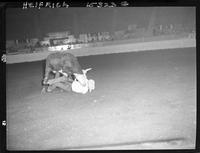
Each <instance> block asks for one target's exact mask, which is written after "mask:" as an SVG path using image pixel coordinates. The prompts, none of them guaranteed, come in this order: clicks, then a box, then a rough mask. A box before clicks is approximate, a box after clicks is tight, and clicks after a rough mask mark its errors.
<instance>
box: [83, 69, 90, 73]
mask: <svg viewBox="0 0 200 153" xmlns="http://www.w3.org/2000/svg"><path fill="white" fill-rule="evenodd" d="M91 69H92V68H88V69H85V70H83V73H84V74H86V73H87V72H88V71H90V70H91Z"/></svg>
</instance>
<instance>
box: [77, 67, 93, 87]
mask: <svg viewBox="0 0 200 153" xmlns="http://www.w3.org/2000/svg"><path fill="white" fill-rule="evenodd" d="M91 69H92V68H88V69H85V70H82V71H83V74H78V73H74V76H75V77H76V80H77V81H78V82H80V84H81V85H82V86H86V85H87V81H88V79H87V76H86V74H87V72H88V71H89V70H91Z"/></svg>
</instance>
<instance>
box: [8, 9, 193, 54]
mask: <svg viewBox="0 0 200 153" xmlns="http://www.w3.org/2000/svg"><path fill="white" fill-rule="evenodd" d="M195 28H196V27H195V8H194V7H128V8H120V7H115V8H73V7H72V8H68V9H66V8H57V9H47V8H42V9H40V10H39V9H20V8H10V9H9V8H8V9H7V10H6V48H7V52H8V53H30V52H35V51H42V50H50V49H48V47H50V46H57V48H56V49H57V50H67V49H74V48H81V47H88V46H96V45H97V44H98V45H99V46H101V45H108V44H113V43H114V42H115V41H116V40H128V39H129V40H132V41H129V42H131V43H134V40H135V41H136V40H137V39H139V40H137V41H140V39H142V40H144V39H145V38H150V37H156V36H163V35H164V36H168V37H169V36H171V37H177V36H178V37H185V36H186V37H195ZM159 39H160V38H159ZM117 43H119V42H117ZM41 48H45V49H41Z"/></svg>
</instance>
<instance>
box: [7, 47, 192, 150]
mask: <svg viewBox="0 0 200 153" xmlns="http://www.w3.org/2000/svg"><path fill="white" fill-rule="evenodd" d="M78 59H79V61H80V64H81V65H82V67H83V68H89V67H92V68H93V70H91V71H90V72H88V78H91V79H94V80H95V83H96V89H95V90H94V91H93V92H92V93H87V94H85V95H81V94H76V93H67V92H54V93H47V94H43V95H42V94H41V93H40V92H41V89H42V86H41V81H42V78H43V64H44V61H39V62H30V63H20V64H8V65H7V66H6V84H7V87H6V92H7V95H6V96H7V97H6V98H7V100H6V102H7V105H6V106H7V125H8V126H7V148H8V149H9V150H63V149H194V147H195V138H196V49H195V48H186V49H173V50H158V51H148V52H134V53H119V54H110V55H98V56H88V57H79V58H78Z"/></svg>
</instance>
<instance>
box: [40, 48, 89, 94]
mask: <svg viewBox="0 0 200 153" xmlns="http://www.w3.org/2000/svg"><path fill="white" fill-rule="evenodd" d="M59 71H62V72H63V73H65V74H66V75H68V76H69V78H70V77H71V78H72V76H75V77H76V79H77V80H78V81H79V82H80V83H81V84H82V85H83V86H86V82H85V79H84V74H83V71H82V68H81V66H80V64H79V62H78V59H77V58H76V57H75V56H74V55H72V54H70V53H66V52H56V53H52V54H50V55H48V56H47V58H46V67H45V76H44V80H43V85H47V82H48V80H49V75H50V72H54V73H56V74H57V75H58V74H59ZM57 77H59V76H57ZM45 91H46V89H45V87H43V89H42V92H45Z"/></svg>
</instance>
